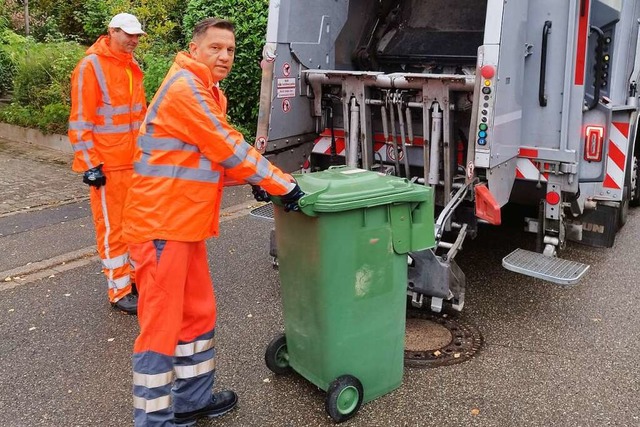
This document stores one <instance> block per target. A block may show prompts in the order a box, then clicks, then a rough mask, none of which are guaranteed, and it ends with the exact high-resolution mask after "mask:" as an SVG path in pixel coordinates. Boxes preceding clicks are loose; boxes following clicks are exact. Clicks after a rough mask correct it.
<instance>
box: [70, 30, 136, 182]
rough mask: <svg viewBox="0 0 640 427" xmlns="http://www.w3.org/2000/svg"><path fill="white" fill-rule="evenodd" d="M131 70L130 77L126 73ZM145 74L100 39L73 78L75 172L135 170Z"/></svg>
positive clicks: (71, 120)
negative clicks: (100, 166)
mask: <svg viewBox="0 0 640 427" xmlns="http://www.w3.org/2000/svg"><path fill="white" fill-rule="evenodd" d="M127 70H129V72H128V71H127ZM142 77H143V76H142V71H141V70H140V67H139V66H138V64H137V63H136V61H135V59H134V58H133V55H131V54H126V53H120V52H114V51H112V50H111V48H110V47H109V38H108V37H107V36H101V37H100V38H99V39H98V40H97V41H96V42H95V43H94V44H93V46H91V47H90V48H89V49H88V50H87V52H86V56H85V57H84V58H83V59H82V60H81V61H80V62H79V63H78V65H77V66H76V68H75V69H74V70H73V74H72V75H71V116H70V117H69V140H70V141H71V145H72V146H73V150H74V160H73V170H74V171H76V172H84V171H86V170H87V169H91V168H94V167H96V166H98V165H99V164H101V163H102V164H103V165H104V166H103V170H104V171H109V170H118V169H127V168H131V167H132V165H133V149H134V145H135V139H136V137H137V136H138V130H139V128H140V124H141V123H142V120H143V119H144V116H145V113H146V100H145V94H144V87H143V85H142Z"/></svg>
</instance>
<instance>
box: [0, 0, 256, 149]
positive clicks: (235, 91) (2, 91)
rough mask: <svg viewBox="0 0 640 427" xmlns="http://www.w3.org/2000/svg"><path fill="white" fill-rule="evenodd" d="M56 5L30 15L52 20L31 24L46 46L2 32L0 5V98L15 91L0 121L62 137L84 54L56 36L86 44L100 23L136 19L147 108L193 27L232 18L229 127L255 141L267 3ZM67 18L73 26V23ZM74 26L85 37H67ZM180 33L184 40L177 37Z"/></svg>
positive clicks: (94, 1) (189, 0)
mask: <svg viewBox="0 0 640 427" xmlns="http://www.w3.org/2000/svg"><path fill="white" fill-rule="evenodd" d="M46 4H47V5H48V4H49V3H46ZM55 4H57V3H56V2H53V3H51V5H49V6H51V9H50V10H49V9H42V10H40V11H37V9H34V13H39V14H40V15H39V16H48V17H50V18H48V21H47V20H44V21H43V22H44V24H41V25H40V27H41V28H40V27H37V25H34V29H35V28H36V27H37V29H38V32H34V34H35V36H36V37H37V38H38V40H43V41H47V42H46V43H44V42H36V41H35V39H33V38H25V37H24V36H20V35H18V34H16V32H15V31H11V30H9V29H6V27H7V26H8V22H7V19H6V18H3V17H4V16H6V13H5V12H6V11H3V9H2V7H1V6H0V96H4V95H6V94H7V93H10V92H13V103H12V104H11V105H10V106H8V107H4V108H3V109H2V110H0V121H4V122H7V123H12V124H16V125H21V126H27V127H36V128H39V129H41V130H42V131H44V132H47V133H49V132H56V133H63V134H64V133H66V129H67V120H68V114H69V110H70V107H69V105H70V93H69V92H70V86H71V85H70V76H71V72H72V70H73V68H74V67H75V65H76V64H77V62H78V61H79V60H80V58H81V57H82V55H83V52H84V51H85V50H86V47H83V46H81V45H80V44H78V43H76V42H59V41H55V42H54V41H51V40H56V39H59V38H60V37H64V38H66V39H68V40H86V38H87V34H91V36H95V35H97V34H99V33H104V30H103V28H104V27H105V26H106V22H105V21H106V20H107V19H108V18H109V16H111V15H112V14H114V13H117V12H120V11H130V12H133V13H135V14H136V15H137V16H138V17H139V18H140V19H141V20H142V21H143V22H144V23H145V25H146V26H145V30H146V31H147V34H148V35H147V36H146V37H143V38H142V39H141V43H140V47H139V49H138V50H137V52H136V56H137V57H138V59H139V60H140V64H141V67H142V69H143V70H144V72H145V81H144V85H145V90H146V93H147V99H148V100H149V101H150V100H151V98H152V97H153V95H154V94H155V92H156V90H157V89H158V87H159V86H160V84H161V83H162V80H163V79H164V76H165V74H166V72H167V71H168V69H169V67H170V66H171V64H172V62H173V58H174V57H175V53H176V52H177V51H178V50H179V49H182V48H186V47H187V46H188V42H189V40H190V39H191V32H192V30H193V26H194V25H195V24H196V23H197V22H198V21H200V20H202V19H204V18H207V17H213V16H215V17H220V18H226V19H229V20H231V21H232V22H234V24H235V26H236V45H237V52H236V58H235V64H234V67H233V70H232V72H231V74H230V75H229V77H227V78H226V79H225V80H224V81H223V82H222V83H221V86H222V88H223V89H224V90H225V93H226V94H227V97H228V98H229V117H230V121H231V122H232V123H234V124H235V125H236V127H237V128H238V129H239V130H240V131H241V132H243V133H244V134H245V136H246V138H247V140H248V141H249V142H251V141H252V140H253V137H254V135H255V128H256V121H257V116H258V103H259V96H260V74H261V71H260V65H259V64H260V59H261V52H262V47H263V44H264V35H265V33H266V25H267V15H268V4H269V1H268V0H146V1H145V2H140V1H134V0H86V1H84V2H82V1H79V0H72V1H71V2H70V3H64V5H66V6H64V7H62V6H61V7H60V8H57V7H53V5H55ZM61 4H63V3H61ZM71 4H73V5H75V6H73V7H71V6H70V5H71ZM38 7H40V8H44V7H45V3H42V4H39V3H35V4H34V8H38ZM63 12H64V13H63ZM72 14H73V16H74V17H75V20H73V19H71V18H70V16H71V15H72ZM62 16H64V17H65V19H62ZM72 21H73V22H72ZM79 25H81V26H82V28H83V33H77V32H74V33H69V32H70V31H78V26H79ZM180 32H182V39H179V38H178V37H177V36H176V34H180ZM40 33H42V34H40Z"/></svg>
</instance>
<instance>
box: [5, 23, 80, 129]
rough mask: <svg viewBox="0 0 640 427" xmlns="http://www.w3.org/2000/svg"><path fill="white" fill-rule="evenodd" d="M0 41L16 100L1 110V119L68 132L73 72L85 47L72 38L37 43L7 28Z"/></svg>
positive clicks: (21, 124) (20, 124) (22, 124)
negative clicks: (7, 62) (70, 40)
mask: <svg viewBox="0 0 640 427" xmlns="http://www.w3.org/2000/svg"><path fill="white" fill-rule="evenodd" d="M0 42H1V44H0V52H4V53H5V58H9V60H10V63H11V65H12V69H11V73H12V80H9V81H13V103H12V105H10V106H9V107H6V108H5V109H3V110H2V115H1V116H0V120H2V121H5V122H7V123H12V124H16V125H19V126H29V127H36V128H39V129H41V130H42V131H43V132H47V133H51V132H63V133H64V132H66V123H67V120H68V118H69V110H70V108H69V105H70V103H71V80H70V75H71V72H72V71H73V68H74V67H75V65H76V63H77V62H78V61H79V60H80V58H81V57H82V55H83V53H84V48H82V47H81V46H80V45H78V44H77V43H73V42H59V43H37V42H34V41H33V40H32V39H28V38H24V37H21V36H18V35H16V34H15V33H11V32H8V31H5V32H3V33H1V34H0ZM1 59H2V56H1V55H0V60H1ZM3 70H4V68H3Z"/></svg>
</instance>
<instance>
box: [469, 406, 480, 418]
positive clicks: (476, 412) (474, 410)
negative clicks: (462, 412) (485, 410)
mask: <svg viewBox="0 0 640 427" xmlns="http://www.w3.org/2000/svg"><path fill="white" fill-rule="evenodd" d="M478 414H480V409H478V408H473V409H472V410H471V415H473V416H476V415H478Z"/></svg>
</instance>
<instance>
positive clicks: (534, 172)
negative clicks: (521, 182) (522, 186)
mask: <svg viewBox="0 0 640 427" xmlns="http://www.w3.org/2000/svg"><path fill="white" fill-rule="evenodd" d="M539 165H540V162H535V161H533V160H531V159H527V158H522V157H519V158H518V162H517V163H516V178H517V179H526V180H528V181H540V182H547V180H548V177H549V174H548V173H542V174H541V173H540V167H539Z"/></svg>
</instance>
